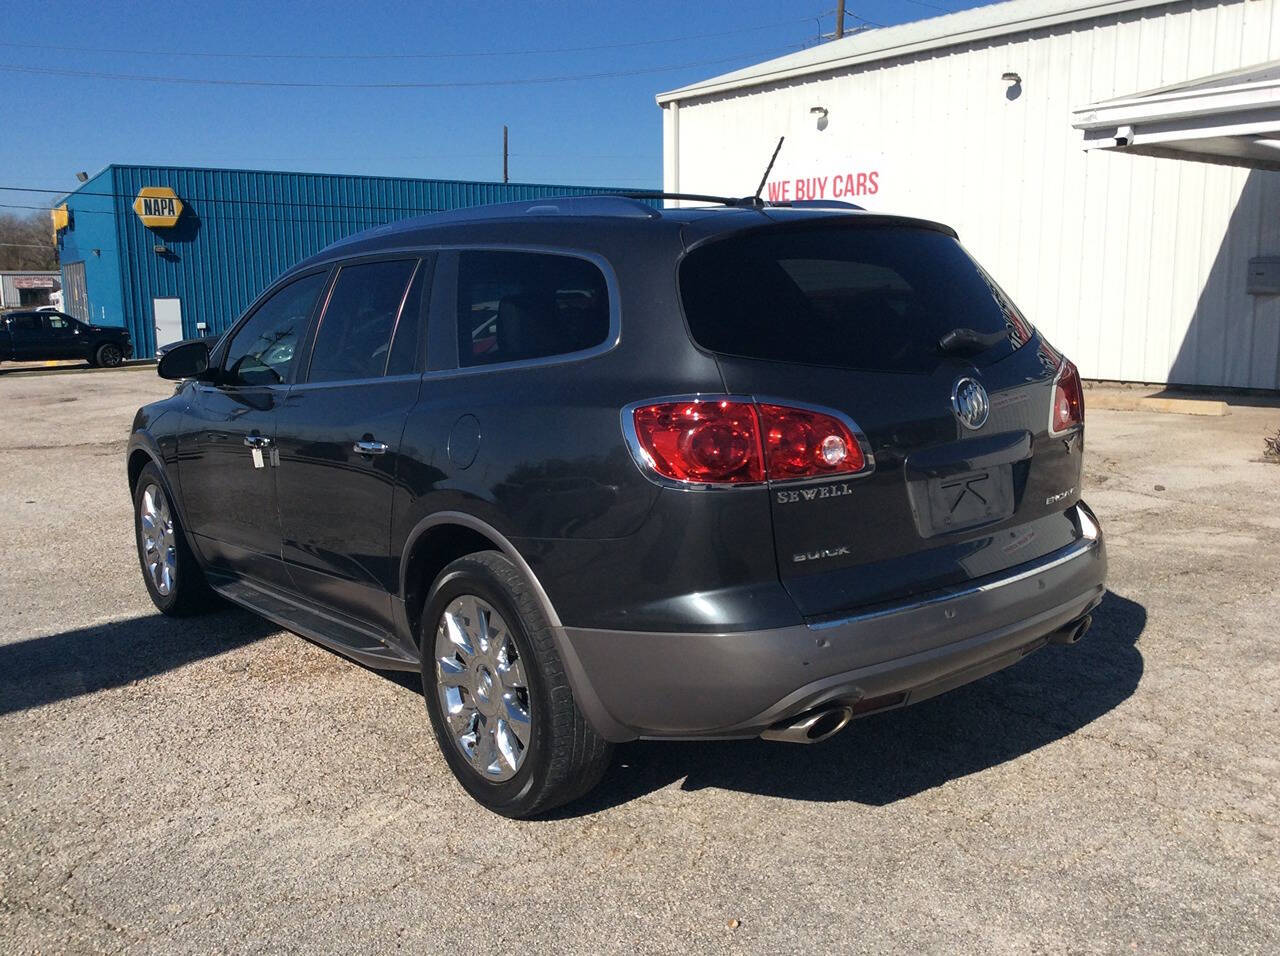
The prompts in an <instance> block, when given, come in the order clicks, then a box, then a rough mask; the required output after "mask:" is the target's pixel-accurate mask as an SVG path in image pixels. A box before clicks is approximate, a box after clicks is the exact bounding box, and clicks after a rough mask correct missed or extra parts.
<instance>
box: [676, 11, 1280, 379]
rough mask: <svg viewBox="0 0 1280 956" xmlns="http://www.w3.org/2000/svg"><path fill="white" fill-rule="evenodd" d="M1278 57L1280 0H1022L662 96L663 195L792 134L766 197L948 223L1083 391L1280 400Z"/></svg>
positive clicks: (740, 173)
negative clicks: (1119, 389)
mask: <svg viewBox="0 0 1280 956" xmlns="http://www.w3.org/2000/svg"><path fill="white" fill-rule="evenodd" d="M1274 60H1280V0H1181V2H1168V0H1106V2H1104V0H1011V2H1007V3H1000V4H995V5H992V6H988V7H981V8H978V9H975V10H968V11H964V12H961V13H955V14H950V15H947V16H941V17H936V18H933V19H929V20H922V21H918V22H915V23H909V24H904V25H902V26H898V27H891V28H887V29H878V30H871V31H867V32H865V33H860V34H856V35H854V36H851V37H846V38H845V39H843V40H837V41H833V42H830V43H826V44H823V45H822V46H818V47H814V48H811V49H807V50H804V51H801V52H799V53H796V54H792V55H789V56H786V57H782V58H779V59H776V60H771V61H769V62H767V63H762V64H759V65H758V66H754V67H750V68H748V69H745V70H740V71H738V72H736V73H730V74H726V75H724V76H719V77H715V78H713V79H710V80H706V81H704V82H701V83H696V84H693V85H692V86H688V87H685V88H683V89H680V90H675V91H673V92H670V93H664V94H662V95H660V96H659V97H658V103H659V104H660V105H661V106H662V107H663V112H664V117H663V141H664V143H663V166H664V188H665V189H666V190H668V191H672V192H704V193H713V194H719V195H723V194H737V195H743V194H750V193H753V192H754V191H755V190H756V187H757V185H758V184H759V182H760V177H761V174H762V173H763V171H764V168H765V166H766V164H767V162H768V159H769V156H770V155H771V153H772V152H773V148H774V146H775V145H776V143H777V140H778V137H779V136H784V135H785V136H786V142H785V144H784V145H783V148H782V152H781V154H780V155H779V157H778V161H777V164H776V165H775V167H774V169H773V172H772V173H771V175H770V176H769V181H768V182H767V183H766V185H765V194H766V198H778V199H792V200H794V199H798V198H799V199H803V198H820V199H832V198H835V199H846V200H849V201H852V202H855V203H857V204H859V205H862V206H865V207H866V208H868V209H872V210H877V211H887V212H901V213H908V214H913V215H919V216H924V217H927V218H932V219H938V220H941V221H943V222H946V223H948V224H950V225H952V226H954V227H955V228H956V229H957V230H958V231H959V233H960V237H961V240H962V241H963V242H964V243H965V245H966V246H967V247H968V248H969V249H970V250H971V251H972V252H973V253H974V254H975V255H976V256H977V258H978V259H979V261H981V262H982V263H983V264H984V265H986V266H987V267H988V268H989V269H990V270H991V271H992V272H993V273H994V275H995V276H996V277H997V278H998V279H999V281H1000V283H1001V284H1002V285H1003V286H1004V287H1005V288H1006V289H1008V290H1009V292H1010V293H1011V294H1012V295H1013V296H1014V298H1015V299H1016V301H1017V302H1018V303H1019V305H1020V306H1021V307H1022V309H1023V311H1025V312H1026V313H1027V315H1028V317H1029V318H1031V319H1032V321H1033V322H1035V323H1036V324H1037V325H1038V326H1039V327H1040V328H1041V329H1042V330H1044V332H1045V333H1046V334H1047V335H1048V336H1049V338H1050V340H1051V341H1052V342H1053V343H1054V344H1055V345H1057V346H1058V347H1060V348H1062V349H1065V350H1066V351H1067V353H1068V354H1069V355H1070V356H1071V357H1072V358H1073V359H1074V360H1075V361H1076V363H1077V364H1078V365H1079V366H1080V369H1081V371H1082V373H1083V374H1084V375H1085V376H1086V377H1089V378H1097V379H1118V380H1124V381H1138V382H1172V383H1179V384H1193V385H1208V386H1231V387H1244V388H1266V389H1277V388H1280V295H1278V294H1277V293H1280V274H1278V273H1280V258H1274V259H1272V257H1280V171H1277V170H1280V162H1278V161H1280V64H1277V63H1273V62H1269V61H1274ZM1086 147H1088V148H1086ZM1225 164H1236V165H1225Z"/></svg>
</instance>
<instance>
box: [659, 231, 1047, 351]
mask: <svg viewBox="0 0 1280 956" xmlns="http://www.w3.org/2000/svg"><path fill="white" fill-rule="evenodd" d="M680 295H681V299H682V300H683V303H684V309H685V316H686V318H687V319H688V322H689V331H690V333H691V334H692V336H693V339H694V341H695V342H697V343H698V344H699V345H701V346H702V347H703V348H706V349H709V350H710V351H713V352H722V353H724V354H727V355H739V356H743V357H746V358H755V359H768V360H772V361H778V362H797V363H803V364H807V365H828V366H836V367H840V368H853V369H866V370H871V371H882V372H915V373H927V372H931V371H933V370H934V369H935V368H937V366H938V364H939V363H940V362H941V361H943V359H944V355H943V352H942V350H941V349H940V348H939V344H938V341H939V339H940V338H941V337H942V336H943V335H944V334H946V333H947V332H949V331H951V330H953V329H970V330H973V331H974V332H976V333H978V334H979V335H988V336H989V335H990V334H991V333H996V332H1002V333H1006V334H1005V335H1002V336H995V337H994V338H993V339H992V343H993V344H990V345H989V346H987V347H985V348H981V349H979V350H978V351H977V353H976V354H973V355H970V356H968V357H969V358H970V359H971V360H972V361H975V362H977V363H978V364H989V363H991V362H995V361H998V360H999V359H1001V358H1004V357H1005V356H1006V355H1008V354H1009V353H1010V352H1012V351H1013V350H1015V349H1017V348H1020V347H1022V346H1023V345H1024V344H1025V343H1026V342H1027V340H1028V339H1029V338H1030V337H1031V335H1032V330H1031V327H1030V325H1029V324H1028V323H1027V322H1026V320H1025V319H1023V318H1022V316H1021V314H1020V313H1019V312H1018V310H1017V308H1016V307H1015V306H1014V305H1013V303H1012V302H1011V301H1010V300H1009V298H1008V297H1007V296H1006V295H1005V294H1004V293H1003V292H1002V291H1001V290H1000V288H999V287H998V286H997V285H996V284H995V282H994V281H992V280H991V278H990V277H989V276H987V274H986V273H985V272H983V271H982V269H980V268H979V267H978V265H977V264H976V263H975V262H974V261H973V260H972V259H971V258H970V257H969V255H968V254H967V253H966V252H965V251H964V249H963V248H962V247H961V246H960V243H959V242H957V241H956V240H955V239H953V238H951V237H950V236H948V235H945V234H943V233H939V232H934V231H932V230H929V229H923V228H918V227H911V226H875V227H858V226H854V227H850V226H832V227H823V228H818V229H803V230H794V229H776V230H768V231H761V232H756V233H752V234H749V235H744V236H739V237H736V238H730V239H725V240H721V241H715V242H711V243H708V244H707V245H705V246H701V247H699V248H696V249H694V250H693V251H692V252H690V253H689V255H688V256H686V257H685V259H684V262H683V263H682V265H681V267H680Z"/></svg>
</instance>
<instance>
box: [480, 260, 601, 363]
mask: <svg viewBox="0 0 1280 956" xmlns="http://www.w3.org/2000/svg"><path fill="white" fill-rule="evenodd" d="M608 334H609V293H608V290H607V287H606V285H605V279H604V274H603V273H602V272H601V271H600V269H599V268H598V267H597V266H596V265H594V264H593V263H591V262H588V261H587V260H586V259H578V258H576V257H573V256H557V255H549V254H543V253H534V252H463V253H461V255H460V256H459V260H458V364H459V365H461V366H463V367H464V368H465V367H467V366H472V365H492V364H496V363H498V362H518V361H523V360H527V359H535V358H547V357H549V356H553V355H568V354H570V353H573V352H581V351H582V350H583V349H589V348H593V347H594V346H597V345H600V344H601V343H603V342H604V341H605V339H606V338H607V337H608Z"/></svg>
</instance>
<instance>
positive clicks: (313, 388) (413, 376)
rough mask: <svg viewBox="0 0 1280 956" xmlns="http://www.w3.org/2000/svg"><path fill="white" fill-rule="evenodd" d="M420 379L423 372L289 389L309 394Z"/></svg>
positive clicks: (304, 383) (315, 383)
mask: <svg viewBox="0 0 1280 956" xmlns="http://www.w3.org/2000/svg"><path fill="white" fill-rule="evenodd" d="M420 378H422V373H421V372H406V373H405V374H403V375H377V376H374V377H373V378H344V379H339V380H337V381H334V382H294V383H293V384H292V385H291V386H289V388H290V390H291V391H293V392H307V391H319V390H320V389H325V388H346V387H348V386H352V385H377V384H379V383H380V382H416V381H418V380H419V379H420Z"/></svg>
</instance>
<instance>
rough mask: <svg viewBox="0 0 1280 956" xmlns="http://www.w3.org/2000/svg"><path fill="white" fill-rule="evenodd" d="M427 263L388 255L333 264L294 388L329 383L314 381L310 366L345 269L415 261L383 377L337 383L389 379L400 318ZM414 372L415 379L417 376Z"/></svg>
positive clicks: (394, 322) (345, 381)
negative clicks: (389, 367) (305, 364)
mask: <svg viewBox="0 0 1280 956" xmlns="http://www.w3.org/2000/svg"><path fill="white" fill-rule="evenodd" d="M425 261H426V260H425V259H424V258H423V257H421V256H418V257H416V258H415V257H413V256H404V255H388V256H382V255H377V256H358V257H354V258H352V259H350V260H344V261H342V262H338V263H335V264H334V265H333V267H332V268H333V275H332V276H330V277H329V283H328V286H327V288H326V289H325V293H324V302H323V303H322V304H321V306H320V311H319V312H317V313H316V319H315V323H314V324H315V327H314V328H312V329H310V330H309V333H308V335H307V367H306V369H305V370H303V369H301V368H300V369H299V374H297V375H295V376H294V377H293V383H294V384H295V385H325V384H328V383H327V382H312V381H310V379H311V366H312V363H313V362H314V361H315V357H316V342H317V341H319V339H320V331H321V330H322V329H323V328H324V320H325V316H327V315H328V314H329V305H330V303H331V302H332V301H333V293H334V292H335V291H336V290H337V288H338V283H339V282H341V281H342V273H343V271H344V270H345V269H349V268H351V267H353V266H363V265H376V264H378V263H379V262H413V264H414V265H413V268H412V269H411V270H409V281H408V282H406V283H405V287H404V291H403V292H401V293H400V304H399V305H397V306H396V314H395V317H394V318H393V319H392V320H391V338H389V339H388V340H387V357H386V359H385V360H384V361H383V363H382V371H383V374H382V375H378V376H366V377H365V378H359V379H354V378H343V379H335V380H334V381H335V382H337V383H341V384H344V385H349V384H351V383H353V382H371V381H379V380H381V379H383V378H385V377H386V371H387V363H388V362H390V361H391V347H392V345H394V344H395V340H396V329H398V328H399V327H400V317H401V316H402V315H403V314H404V304H405V302H407V301H408V300H409V290H410V289H412V288H413V283H414V280H415V279H417V277H418V273H419V272H420V271H422V269H423V263H424V262H425ZM417 374H418V373H417V372H414V373H413V375H414V377H417Z"/></svg>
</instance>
